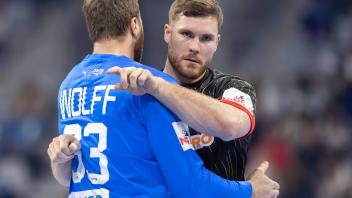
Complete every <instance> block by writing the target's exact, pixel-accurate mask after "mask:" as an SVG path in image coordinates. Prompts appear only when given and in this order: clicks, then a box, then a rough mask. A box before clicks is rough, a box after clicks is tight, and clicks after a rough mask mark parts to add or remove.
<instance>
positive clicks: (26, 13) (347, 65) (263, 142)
mask: <svg viewBox="0 0 352 198" xmlns="http://www.w3.org/2000/svg"><path fill="white" fill-rule="evenodd" d="M154 1H155V3H154ZM148 2H149V1H148ZM148 2H145V1H143V2H142V1H141V9H142V14H143V16H142V17H143V18H144V25H145V31H146V44H145V59H144V61H145V62H146V63H147V64H151V65H158V66H161V65H162V64H163V62H162V61H164V60H163V57H160V54H165V52H160V53H159V52H158V50H166V47H165V45H164V44H163V43H162V37H161V36H162V26H163V23H165V22H166V21H167V20H166V17H167V10H168V7H167V6H169V3H171V1H170V2H167V1H166V2H165V1H162V0H153V1H150V2H149V3H148ZM264 2H265V3H267V4H268V5H270V4H269V3H273V2H274V3H275V4H277V1H271V0H265V1H264ZM299 2H301V3H299ZM302 2H304V3H302ZM80 3H81V2H80V1H77V2H72V1H50V0H1V1H0V69H1V71H2V72H0V101H1V104H0V112H1V113H0V198H22V197H26V198H27V197H28V198H32V197H33V198H34V197H35V198H41V197H42V198H48V197H53V198H61V197H65V196H66V192H65V189H64V188H63V187H61V186H60V185H59V184H57V183H56V182H55V181H54V179H53V178H52V176H51V173H50V163H49V159H48V157H47V154H46V148H47V145H48V143H49V142H50V141H51V138H52V137H54V136H55V135H57V123H56V122H57V104H56V100H57V93H56V91H57V90H58V86H59V84H60V81H61V80H62V79H63V78H64V76H65V75H66V73H67V72H68V71H69V70H70V68H72V66H73V65H74V64H75V63H76V62H78V61H79V60H80V59H81V58H82V57H83V56H84V54H86V53H88V52H89V50H90V48H91V46H90V45H89V40H88V39H87V35H86V34H87V33H86V31H85V29H84V28H85V27H84V21H83V18H82V14H81V13H80ZM274 3H273V4H274ZM220 4H223V5H222V6H223V8H224V12H225V23H224V29H223V32H222V34H223V38H224V37H235V38H232V39H233V40H231V42H227V41H226V38H224V40H225V42H224V41H223V42H222V44H221V45H220V49H219V53H220V55H218V56H217V59H215V60H214V64H213V65H214V67H216V68H218V69H219V70H223V71H225V72H228V73H232V74H235V75H240V76H242V77H243V78H245V79H246V80H248V81H249V82H251V83H253V84H254V86H255V87H256V89H257V97H258V104H257V115H256V122H257V125H256V130H255V133H254V136H253V143H252V147H251V148H250V153H249V157H250V158H249V165H248V170H250V169H252V168H254V167H255V166H256V165H257V164H258V163H259V162H260V161H261V160H268V161H269V162H270V164H271V167H270V173H269V174H270V176H272V177H273V178H274V179H276V180H278V181H279V183H280V184H281V188H282V190H281V195H280V197H283V198H331V197H334V198H348V197H352V153H351V149H352V148H351V147H352V146H351V144H350V143H349V142H350V141H351V140H352V134H351V132H352V131H351V128H352V124H351V123H352V122H351V121H352V11H351V9H352V1H350V0H309V1H308V0H307V1H303V0H300V1H298V0H297V1H290V0H282V2H281V3H280V4H282V5H283V7H285V6H284V5H285V4H287V5H289V6H290V7H292V6H291V5H292V4H297V5H298V4H300V6H299V9H296V10H295V11H294V12H292V16H293V17H292V18H291V19H289V18H285V19H284V17H282V20H284V24H287V27H286V26H282V27H279V28H282V29H290V30H292V32H294V34H292V32H291V31H284V30H280V36H275V37H274V38H273V39H271V40H270V43H272V44H273V45H274V44H275V43H278V40H279V39H282V38H285V39H283V40H284V41H283V42H282V44H281V46H282V48H280V49H279V51H281V52H284V53H285V54H284V55H283V56H281V57H280V58H281V59H283V60H284V61H283V62H285V61H286V62H287V65H283V64H281V63H280V64H277V65H275V64H272V63H273V62H275V61H273V62H270V63H269V61H272V59H275V58H276V57H278V55H277V52H278V50H277V49H272V48H271V46H270V45H266V46H265V47H266V51H265V52H263V51H261V50H258V49H260V47H258V46H256V45H255V44H252V45H249V44H250V43H256V41H258V40H259V39H257V37H259V36H261V35H262V36H263V35H265V31H262V32H263V34H253V33H252V32H253V29H254V28H257V29H254V30H255V31H256V32H260V29H262V28H263V27H260V26H258V27H251V25H250V24H248V26H243V27H241V28H237V27H238V25H237V26H236V25H235V24H234V25H233V27H232V24H231V21H230V20H226V17H228V16H235V17H236V18H240V19H242V20H243V21H244V24H246V23H249V22H248V21H252V22H253V23H254V22H255V20H253V17H254V18H255V17H256V16H257V17H258V16H262V15H259V14H258V15H252V19H251V18H248V15H245V12H243V11H242V12H238V13H237V14H236V15H232V14H228V13H229V12H230V11H231V10H236V9H235V8H233V9H232V7H236V6H237V7H239V8H241V9H245V8H246V9H248V13H256V12H258V13H259V12H260V11H261V12H262V14H265V13H267V15H268V16H271V17H274V18H280V15H278V14H275V15H274V14H272V13H275V12H276V11H277V9H278V7H277V6H276V7H275V6H272V7H270V6H268V8H267V9H268V11H267V12H264V11H262V10H260V11H259V10H258V11H257V10H256V9H257V7H255V4H256V2H254V1H253V2H252V1H240V0H239V1H233V0H228V1H220ZM244 4H248V5H249V6H244ZM156 5H158V6H156ZM231 6H232V7H231ZM241 6H242V7H241ZM289 6H286V7H289ZM155 7H156V8H155ZM160 7H162V9H165V12H163V13H162V14H163V17H164V18H165V19H164V20H162V21H157V22H155V20H156V17H153V14H155V13H158V12H155V11H153V9H157V10H161V9H160ZM281 12H286V11H285V10H281ZM287 13H288V12H287ZM158 18H162V17H158ZM262 18H264V17H262ZM234 20H235V19H234ZM285 20H288V21H290V22H291V23H289V22H287V21H285ZM156 23H160V24H159V26H158V27H157V28H154V29H152V27H155V26H156ZM267 23H268V27H270V20H269V21H268V22H267ZM291 24H294V25H291ZM246 27H247V29H246ZM156 31H158V33H157V34H156V33H155V32H156ZM236 35H238V37H237V39H236ZM241 35H242V37H241ZM243 35H250V36H251V37H253V38H248V37H247V38H244V37H243ZM287 35H294V36H290V37H288V36H287ZM147 38H152V39H147ZM286 38H290V39H286ZM156 39H158V40H156ZM239 39H243V40H245V39H247V40H248V42H244V41H243V42H239V41H238V40H239ZM150 40H155V43H157V44H158V45H159V44H160V45H162V46H161V47H160V48H159V47H158V48H157V47H155V49H153V48H152V43H150ZM63 41H65V42H63ZM249 41H251V42H249ZM258 43H259V42H258ZM288 43H294V45H290V44H288ZM237 44H238V45H237ZM231 45H237V48H240V49H241V50H242V52H241V53H236V54H235V55H234V54H231V52H233V51H234V52H237V51H238V52H240V51H241V50H237V49H236V47H233V46H231ZM263 45H264V44H263ZM248 46H251V47H252V48H250V47H248ZM254 48H255V49H254ZM230 49H233V50H230ZM288 49H289V50H288ZM224 50H225V51H226V53H227V54H229V57H230V58H226V56H225V55H223V54H224V53H222V52H223V51H224ZM153 52H154V54H153ZM249 52H251V53H249ZM264 53H265V57H269V58H270V59H271V60H268V61H267V62H265V61H259V60H261V59H260V57H261V56H263V54H264ZM268 53H269V55H270V56H267V54H268ZM249 54H250V55H249ZM165 55H166V54H165ZM232 57H236V60H237V61H234V60H233V59H232ZM282 57H283V58H282ZM269 58H268V59H269ZM249 59H250V61H249ZM255 60H257V62H258V63H257V64H256V62H255ZM233 63H235V65H233ZM159 68H160V67H159ZM253 68H254V69H253ZM278 68H279V69H278ZM264 70H265V71H267V72H262V71H264ZM274 70H275V71H280V73H279V74H278V73H277V72H275V71H274ZM255 71H257V73H256V72H255ZM258 73H259V74H262V75H259V74H258ZM264 73H265V75H264Z"/></svg>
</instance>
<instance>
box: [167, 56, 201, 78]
mask: <svg viewBox="0 0 352 198" xmlns="http://www.w3.org/2000/svg"><path fill="white" fill-rule="evenodd" d="M163 72H165V73H167V74H169V75H170V76H172V77H174V78H175V79H176V80H177V82H178V83H179V84H181V85H186V84H192V83H196V82H198V81H200V80H201V79H202V78H203V76H204V75H205V72H204V73H203V74H202V75H200V76H199V77H198V78H196V79H189V78H185V77H183V76H182V75H181V74H180V73H178V72H177V71H176V70H175V69H174V67H173V66H172V64H171V63H170V60H169V58H167V59H166V63H165V67H164V70H163Z"/></svg>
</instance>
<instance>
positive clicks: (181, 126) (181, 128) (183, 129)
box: [172, 122, 194, 151]
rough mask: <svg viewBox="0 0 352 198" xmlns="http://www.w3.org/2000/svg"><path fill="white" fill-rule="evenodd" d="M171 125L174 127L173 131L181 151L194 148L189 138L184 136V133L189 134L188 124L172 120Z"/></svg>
mask: <svg viewBox="0 0 352 198" xmlns="http://www.w3.org/2000/svg"><path fill="white" fill-rule="evenodd" d="M172 126H173V127H174V130H175V133H176V135H177V138H178V140H179V142H180V144H181V146H182V149H183V151H187V150H189V149H193V150H194V148H193V145H192V143H191V141H190V138H189V137H188V136H186V134H189V129H188V125H187V124H185V123H184V122H173V123H172Z"/></svg>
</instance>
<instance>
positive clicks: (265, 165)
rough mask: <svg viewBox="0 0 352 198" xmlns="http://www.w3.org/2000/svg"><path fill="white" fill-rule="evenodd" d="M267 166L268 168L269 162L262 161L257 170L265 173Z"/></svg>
mask: <svg viewBox="0 0 352 198" xmlns="http://www.w3.org/2000/svg"><path fill="white" fill-rule="evenodd" d="M268 168H269V162H268V161H264V162H262V163H261V164H260V165H259V166H258V168H257V170H259V171H262V172H263V173H265V172H266V171H267V170H268Z"/></svg>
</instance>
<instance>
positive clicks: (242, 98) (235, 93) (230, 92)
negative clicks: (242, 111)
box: [222, 87, 254, 114]
mask: <svg viewBox="0 0 352 198" xmlns="http://www.w3.org/2000/svg"><path fill="white" fill-rule="evenodd" d="M222 99H223V100H229V101H232V102H235V103H237V104H240V105H242V106H243V107H245V108H246V109H248V110H249V111H250V112H251V113H252V114H254V107H253V103H252V100H251V97H250V96H249V95H248V94H245V93H243V92H242V91H240V90H238V89H236V88H233V87H232V88H230V89H227V90H225V92H224V94H223V95H222Z"/></svg>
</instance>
